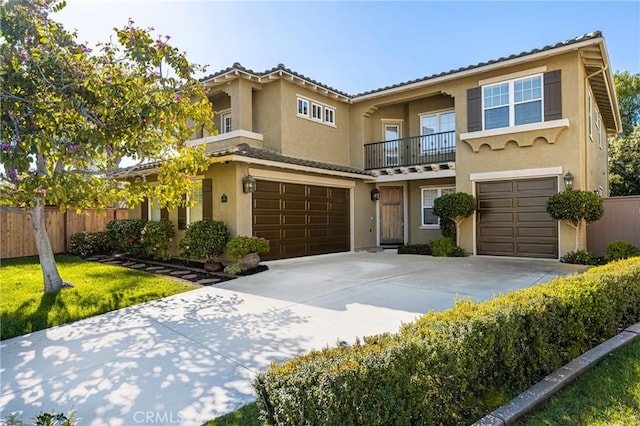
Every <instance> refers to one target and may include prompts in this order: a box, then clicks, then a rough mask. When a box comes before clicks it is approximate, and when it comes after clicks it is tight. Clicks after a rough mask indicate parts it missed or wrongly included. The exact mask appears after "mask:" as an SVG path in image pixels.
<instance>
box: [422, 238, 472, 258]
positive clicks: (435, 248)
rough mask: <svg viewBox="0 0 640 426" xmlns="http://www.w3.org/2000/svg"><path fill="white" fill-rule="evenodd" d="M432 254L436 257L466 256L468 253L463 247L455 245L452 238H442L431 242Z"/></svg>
mask: <svg viewBox="0 0 640 426" xmlns="http://www.w3.org/2000/svg"><path fill="white" fill-rule="evenodd" d="M429 246H430V248H431V255H432V256H436V257H464V256H466V255H467V253H466V252H465V251H464V249H463V248H462V247H458V246H457V245H455V243H454V242H453V240H452V239H450V238H440V239H437V240H431V241H430V242H429Z"/></svg>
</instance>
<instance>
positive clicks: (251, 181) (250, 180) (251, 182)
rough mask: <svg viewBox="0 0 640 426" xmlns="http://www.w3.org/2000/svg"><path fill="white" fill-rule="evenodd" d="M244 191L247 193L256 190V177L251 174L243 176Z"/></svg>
mask: <svg viewBox="0 0 640 426" xmlns="http://www.w3.org/2000/svg"><path fill="white" fill-rule="evenodd" d="M242 192H244V193H245V194H250V193H253V192H256V178H254V177H253V176H251V175H247V176H245V177H244V178H242Z"/></svg>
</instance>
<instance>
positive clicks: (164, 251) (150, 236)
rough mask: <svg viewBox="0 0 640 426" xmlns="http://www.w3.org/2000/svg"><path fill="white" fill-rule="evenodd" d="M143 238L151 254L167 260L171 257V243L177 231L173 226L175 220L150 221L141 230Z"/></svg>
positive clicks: (148, 252) (143, 242)
mask: <svg viewBox="0 0 640 426" xmlns="http://www.w3.org/2000/svg"><path fill="white" fill-rule="evenodd" d="M140 234H141V235H142V237H141V240H142V244H143V245H144V248H145V250H146V251H147V254H148V255H149V256H153V257H154V258H155V259H162V260H167V259H169V258H170V257H171V255H170V253H169V252H170V245H171V243H172V242H173V237H175V236H176V231H175V229H174V228H173V222H170V221H168V220H166V219H162V220H160V221H153V220H151V221H149V222H147V224H146V225H145V227H144V228H142V231H141V232H140Z"/></svg>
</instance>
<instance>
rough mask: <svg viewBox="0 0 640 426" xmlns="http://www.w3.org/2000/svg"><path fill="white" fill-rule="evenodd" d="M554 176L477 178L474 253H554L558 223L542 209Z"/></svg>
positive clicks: (548, 255)
mask: <svg viewBox="0 0 640 426" xmlns="http://www.w3.org/2000/svg"><path fill="white" fill-rule="evenodd" d="M557 182H558V180H557V178H541V179H517V180H506V181H496V182H479V183H477V187H476V194H477V198H478V229H477V231H478V232H477V235H478V237H477V238H478V241H477V242H478V254H488V255H498V256H521V257H544V258H552V259H554V258H557V257H558V223H557V221H555V220H553V219H552V218H551V217H550V216H549V214H548V213H547V212H546V209H545V206H546V202H547V199H548V198H549V197H550V196H551V195H553V194H555V193H556V192H557V188H558V187H557V185H558V184H557Z"/></svg>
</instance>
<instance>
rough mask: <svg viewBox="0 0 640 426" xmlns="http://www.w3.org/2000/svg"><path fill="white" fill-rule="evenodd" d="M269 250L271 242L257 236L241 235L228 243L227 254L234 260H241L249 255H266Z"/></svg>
mask: <svg viewBox="0 0 640 426" xmlns="http://www.w3.org/2000/svg"><path fill="white" fill-rule="evenodd" d="M269 249H270V246H269V240H266V239H264V238H259V237H256V236H253V237H247V236H242V235H239V236H237V237H235V238H232V239H231V241H229V242H228V243H227V253H229V255H230V256H231V257H233V258H240V257H242V256H244V255H245V254H249V253H266V252H268V251H269Z"/></svg>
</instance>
